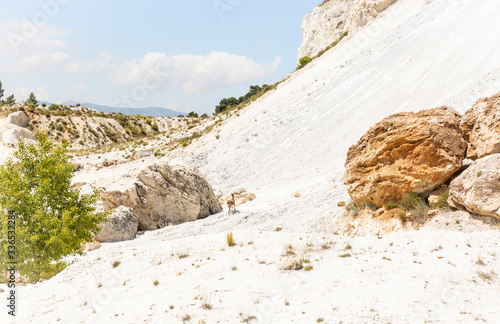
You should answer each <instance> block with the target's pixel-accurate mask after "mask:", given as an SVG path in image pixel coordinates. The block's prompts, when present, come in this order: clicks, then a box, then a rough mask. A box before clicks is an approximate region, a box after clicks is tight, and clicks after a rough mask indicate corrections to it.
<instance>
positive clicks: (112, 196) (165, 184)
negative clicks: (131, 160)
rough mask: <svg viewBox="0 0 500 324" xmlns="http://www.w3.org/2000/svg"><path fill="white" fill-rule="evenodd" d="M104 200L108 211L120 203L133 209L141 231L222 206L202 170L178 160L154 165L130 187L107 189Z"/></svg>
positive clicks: (205, 215)
mask: <svg viewBox="0 0 500 324" xmlns="http://www.w3.org/2000/svg"><path fill="white" fill-rule="evenodd" d="M101 200H102V202H103V205H104V208H105V209H106V210H108V209H112V208H116V207H118V206H120V205H123V206H126V207H130V208H132V209H133V210H134V213H135V216H136V217H137V220H138V222H139V230H150V229H157V228H162V227H165V226H167V225H168V224H178V223H183V222H187V221H194V220H197V219H201V218H205V217H207V216H209V215H211V214H214V213H216V212H218V211H220V210H221V209H222V207H221V205H220V204H219V202H218V201H217V198H216V197H215V195H214V193H213V190H212V188H211V187H210V185H209V184H208V183H207V181H206V180H205V179H204V178H203V177H202V176H201V175H200V174H199V173H198V171H197V170H195V169H193V168H189V167H187V166H184V165H181V164H176V163H171V164H167V163H158V164H153V165H150V166H148V167H146V168H145V169H144V170H142V171H141V172H140V173H139V175H138V176H137V178H136V180H135V182H134V183H133V184H131V185H130V186H127V187H124V188H122V189H118V190H105V191H103V192H102V193H101Z"/></svg>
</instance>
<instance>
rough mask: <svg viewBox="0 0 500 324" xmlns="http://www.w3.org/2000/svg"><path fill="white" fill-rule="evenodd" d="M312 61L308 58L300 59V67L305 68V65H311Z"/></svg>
mask: <svg viewBox="0 0 500 324" xmlns="http://www.w3.org/2000/svg"><path fill="white" fill-rule="evenodd" d="M312 60H313V59H312V58H310V57H309V56H304V57H301V58H300V60H299V64H300V67H304V66H306V65H307V64H309V63H311V62H312Z"/></svg>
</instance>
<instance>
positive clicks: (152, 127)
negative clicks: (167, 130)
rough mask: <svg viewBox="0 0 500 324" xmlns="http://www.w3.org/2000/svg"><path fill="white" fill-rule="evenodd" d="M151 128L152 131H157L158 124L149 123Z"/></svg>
mask: <svg viewBox="0 0 500 324" xmlns="http://www.w3.org/2000/svg"><path fill="white" fill-rule="evenodd" d="M151 129H152V130H153V131H155V132H158V131H159V129H158V125H157V124H156V123H155V124H153V125H151Z"/></svg>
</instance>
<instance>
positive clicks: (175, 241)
mask: <svg viewBox="0 0 500 324" xmlns="http://www.w3.org/2000/svg"><path fill="white" fill-rule="evenodd" d="M499 16H500V6H499V5H498V1H496V0H482V1H473V0H434V1H429V0H400V1H398V2H397V3H396V4H394V5H393V6H391V7H390V8H389V9H388V10H387V11H386V12H385V14H384V15H383V16H382V17H380V18H379V19H377V20H376V21H374V22H372V23H371V24H370V25H368V26H367V28H366V29H364V30H362V31H360V32H359V33H358V34H356V35H355V36H353V37H352V38H349V39H347V40H346V41H344V42H342V43H341V44H340V45H339V46H338V47H337V48H335V49H334V50H332V51H330V52H328V53H326V54H325V55H323V56H322V57H321V58H319V59H318V60H315V61H314V62H312V63H311V64H309V65H308V66H307V67H306V68H304V69H302V70H300V71H298V72H297V73H295V74H294V75H293V76H291V77H290V78H289V79H288V80H286V81H285V82H283V83H282V84H281V85H280V86H279V87H278V89H277V90H275V91H273V92H271V93H269V94H267V95H265V96H264V97H262V98H261V99H259V100H258V101H257V102H255V103H253V104H252V105H251V106H249V107H247V108H245V110H242V111H240V112H239V114H240V116H239V117H235V118H234V119H232V120H230V121H228V122H227V123H226V124H225V125H224V126H223V127H222V128H221V131H220V133H219V135H220V139H218V140H217V139H216V138H215V136H214V135H213V134H212V135H209V136H208V137H206V138H204V139H202V140H201V141H199V142H198V143H197V144H195V145H194V146H193V147H190V148H189V149H190V150H191V154H190V155H189V156H187V157H186V159H187V160H189V161H190V162H192V163H194V164H196V165H197V166H199V167H200V169H201V171H202V172H203V173H204V174H205V176H206V177H207V180H208V181H209V183H211V185H212V186H213V188H214V189H215V190H216V191H217V190H221V191H223V192H224V193H229V192H231V191H232V190H234V189H236V188H240V187H244V188H247V189H249V190H251V191H253V192H255V193H256V194H257V198H256V199H255V200H254V201H252V202H249V203H247V204H245V205H242V206H240V207H238V208H237V209H238V212H237V213H236V214H234V215H233V216H232V217H231V218H229V217H227V215H224V214H222V213H219V214H217V215H214V216H211V217H208V218H207V219H204V220H201V221H196V222H192V223H185V224H182V225H179V226H172V227H167V228H164V229H161V230H158V231H156V232H147V233H145V234H144V235H142V236H140V237H139V238H137V239H136V240H134V241H129V242H123V243H114V244H103V247H102V248H101V249H99V250H97V251H93V252H91V253H89V254H88V255H86V256H84V257H82V258H80V259H79V260H78V261H77V262H76V263H74V264H73V265H71V266H70V267H69V268H68V269H66V270H65V271H63V272H62V273H60V274H59V275H57V276H56V277H54V278H53V279H51V280H49V281H47V282H45V283H42V284H38V285H35V286H28V287H21V288H19V290H18V294H19V296H20V299H19V301H18V302H19V317H18V318H17V323H57V322H60V323H143V322H150V323H182V322H183V320H182V318H183V317H184V316H186V315H190V317H191V321H190V323H240V322H241V321H242V320H243V319H244V318H247V317H248V316H255V317H256V318H255V320H254V321H253V322H252V321H251V322H250V323H254V322H255V323H315V322H317V320H318V319H319V318H323V319H324V322H325V323H340V322H341V321H342V322H344V323H379V322H380V323H388V322H391V323H425V322H439V323H469V322H474V321H482V320H484V321H487V322H491V323H495V321H497V320H498V307H496V304H495V301H498V300H499V299H500V291H499V290H498V284H499V282H500V281H499V277H498V275H499V274H500V262H499V259H498V257H499V256H500V249H499V244H500V241H499V235H498V231H493V230H491V231H482V232H474V233H461V232H447V231H433V230H428V231H420V232H401V233H395V234H391V235H388V236H385V237H383V238H380V239H379V238H377V237H366V238H354V239H347V238H343V237H338V236H335V235H333V234H332V233H327V232H325V231H324V230H325V223H326V222H327V221H328V220H329V219H332V218H333V217H336V216H338V215H339V214H340V213H342V211H343V210H342V209H341V208H337V207H336V202H337V201H339V200H347V198H348V197H347V193H346V190H345V188H344V187H343V185H342V184H341V178H342V175H343V171H344V168H343V163H344V160H345V156H346V152H347V149H348V147H349V146H350V145H352V144H353V143H355V142H356V141H357V140H358V139H359V138H360V137H361V135H362V134H363V133H364V132H365V131H366V130H367V129H368V128H369V127H370V126H371V125H372V124H374V123H375V122H377V121H379V120H381V119H382V118H384V117H385V116H387V115H389V114H391V113H394V112H399V111H407V110H412V111H415V110H421V109H427V108H431V107H435V106H440V105H450V106H452V107H453V108H455V109H457V110H459V111H461V112H464V111H465V110H466V109H468V108H469V107H471V106H472V104H473V103H474V102H475V100H477V99H478V98H479V97H484V96H490V95H492V94H494V93H497V92H499V91H500V60H498V53H500V22H499V21H498V17H499ZM294 192H300V193H301V194H302V196H301V197H299V198H294V197H293V193H294ZM450 221H453V220H450ZM458 225H459V224H458V223H457V224H456V226H457V227H458ZM276 227H282V228H283V231H281V232H279V233H277V232H272V231H271V230H273V229H275V228H276ZM229 229H233V230H234V234H235V240H236V242H237V245H236V246H234V247H231V248H229V247H227V246H226V245H225V232H226V231H227V230H229ZM431 229H432V228H431ZM249 243H250V244H249ZM347 243H349V245H351V246H352V249H347V250H346V245H347ZM289 244H292V245H293V246H294V249H295V251H296V253H297V255H298V256H300V257H301V256H304V257H305V258H308V259H309V260H310V262H311V265H312V266H313V269H312V270H311V271H309V272H306V271H304V270H301V271H297V272H282V271H279V270H278V265H279V263H280V262H281V261H282V260H283V259H284V258H285V257H284V256H282V254H283V252H284V247H285V246H286V245H289ZM323 245H326V246H327V247H329V248H328V249H323ZM186 251H187V254H189V256H188V257H186V258H179V257H178V254H179V253H183V252H186ZM347 253H348V254H350V255H351V257H345V258H340V257H339V256H340V255H344V254H347ZM115 261H120V262H121V264H120V265H119V266H118V267H117V268H113V267H112V264H113V262H115ZM479 261H481V262H479ZM233 267H236V269H234V270H233ZM155 280H158V282H159V284H158V285H157V286H155V285H154V284H153V282H154V281H155ZM4 297H6V294H5V293H2V294H0V298H1V299H4ZM4 300H5V299H4ZM287 302H288V304H289V305H288V306H287ZM203 304H210V305H211V306H212V308H211V309H207V308H203ZM171 305H172V306H173V308H171V307H170V306H171ZM240 314H241V315H240ZM0 322H1V323H10V322H12V318H9V317H7V315H6V312H5V311H2V312H0Z"/></svg>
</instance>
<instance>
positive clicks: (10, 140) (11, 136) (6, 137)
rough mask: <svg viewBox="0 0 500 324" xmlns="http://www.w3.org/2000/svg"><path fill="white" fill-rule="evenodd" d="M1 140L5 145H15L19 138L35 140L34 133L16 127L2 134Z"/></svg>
mask: <svg viewBox="0 0 500 324" xmlns="http://www.w3.org/2000/svg"><path fill="white" fill-rule="evenodd" d="M2 137H3V142H4V143H5V144H7V145H16V144H17V143H18V142H19V141H20V140H35V135H33V133H32V132H30V131H29V130H27V129H26V128H21V127H16V128H12V129H9V130H8V131H6V132H5V133H3V134H2Z"/></svg>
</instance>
